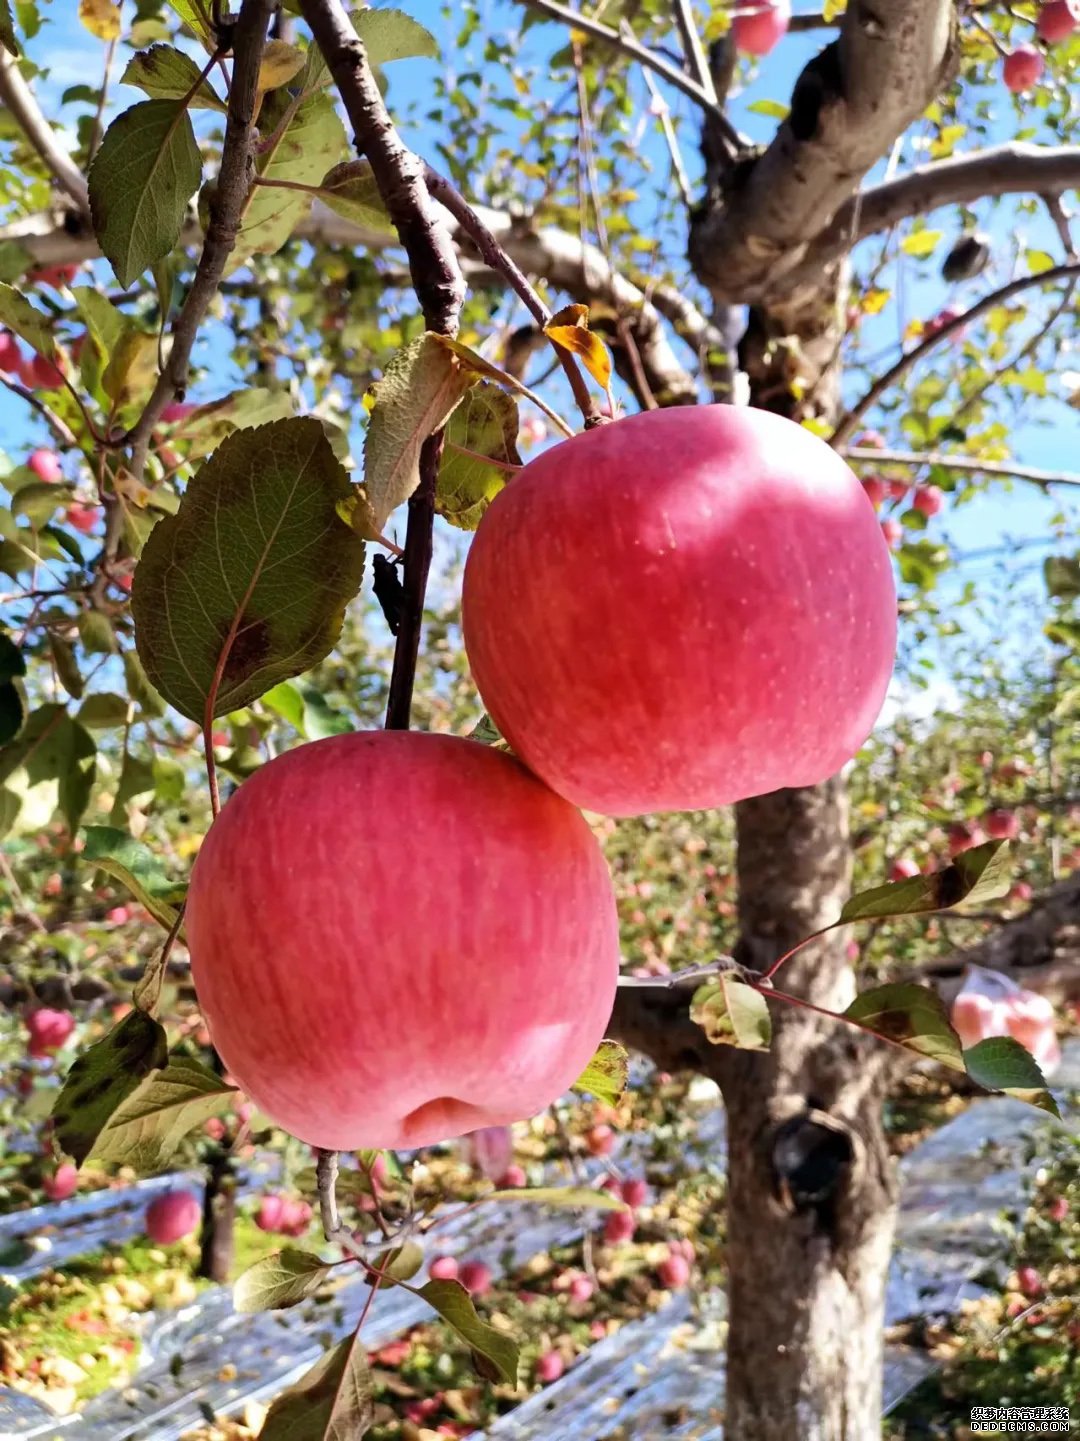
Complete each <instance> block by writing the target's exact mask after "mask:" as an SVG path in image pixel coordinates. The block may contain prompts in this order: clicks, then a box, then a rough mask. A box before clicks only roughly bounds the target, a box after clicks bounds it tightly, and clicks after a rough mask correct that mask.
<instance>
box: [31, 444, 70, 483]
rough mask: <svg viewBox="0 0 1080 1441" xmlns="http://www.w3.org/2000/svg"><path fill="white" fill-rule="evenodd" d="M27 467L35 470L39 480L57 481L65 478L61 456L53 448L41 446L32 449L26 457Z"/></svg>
mask: <svg viewBox="0 0 1080 1441" xmlns="http://www.w3.org/2000/svg"><path fill="white" fill-rule="evenodd" d="M26 467H27V469H28V470H32V471H33V472H34V474H35V475H36V476H37V478H38V480H48V481H57V480H63V478H64V472H63V469H62V468H61V465H60V457H59V456H58V455H57V454H56V452H55V451H53V450H45V449H43V448H41V447H39V448H38V449H37V450H32V451H31V452H30V454H29V455H28V456H27V458H26Z"/></svg>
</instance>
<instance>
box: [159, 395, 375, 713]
mask: <svg viewBox="0 0 1080 1441" xmlns="http://www.w3.org/2000/svg"><path fill="white" fill-rule="evenodd" d="M349 490H350V486H349V480H348V476H347V475H346V473H345V471H344V469H343V468H342V466H341V465H340V464H339V463H338V461H337V460H336V459H335V457H334V453H333V451H332V450H331V449H330V444H329V442H328V441H327V439H326V436H325V433H324V432H323V428H322V426H321V425H320V424H319V422H318V421H317V420H315V419H313V418H310V417H309V418H305V419H300V418H297V419H293V420H279V421H275V422H274V423H273V424H271V425H264V426H259V427H257V428H255V429H253V430H243V431H238V432H237V433H236V434H235V435H232V436H230V437H229V439H228V440H226V441H225V442H224V443H223V444H222V445H221V446H220V447H219V448H218V450H217V451H216V452H215V453H214V455H213V457H212V458H211V459H210V460H208V461H207V462H206V464H205V465H203V466H202V468H201V469H200V470H199V471H198V472H197V474H196V475H195V477H194V478H193V479H192V481H191V482H190V484H189V485H188V487H187V490H186V492H185V494H184V498H183V500H182V501H181V504H180V509H179V511H178V512H177V514H176V515H175V516H168V517H166V518H165V519H164V520H162V521H160V522H159V523H158V525H157V526H156V527H155V529H154V530H153V531H152V532H151V535H150V538H149V540H148V541H147V542H146V546H145V548H144V550H143V554H142V559H141V560H140V562H139V566H138V569H137V571H136V573H135V583H134V586H133V588H132V596H131V608H132V614H133V616H134V618H135V637H136V644H137V647H138V651H139V658H140V659H141V661H142V663H143V665H144V667H145V668H146V673H147V675H148V676H149V677H150V680H151V681H152V682H153V684H154V685H155V686H156V687H157V689H158V690H159V691H160V692H161V694H162V696H164V698H165V699H166V700H167V701H168V702H169V704H170V705H173V706H175V707H176V709H177V710H178V711H180V713H181V714H182V715H185V716H188V717H189V718H190V719H192V720H198V721H200V722H201V721H202V720H203V717H204V712H205V711H206V709H207V705H208V703H211V705H212V713H213V715H215V716H219V715H225V714H226V713H227V712H229V711H231V710H236V709H237V708H238V707H239V706H242V705H247V704H248V702H249V701H252V700H255V699H256V698H257V697H259V696H261V695H262V694H263V693H264V692H265V691H267V690H269V689H270V687H271V686H273V685H276V684H277V683H278V682H279V681H281V680H285V679H287V678H289V677H290V676H294V675H297V674H299V673H300V672H302V671H305V670H307V669H309V668H310V667H311V666H312V665H314V664H315V663H316V661H320V660H322V659H323V657H324V656H325V655H326V654H327V653H328V651H329V650H330V649H331V647H332V646H333V644H334V642H335V641H336V640H337V637H338V635H339V633H340V631H341V624H342V619H343V617H344V613H345V606H346V604H347V603H348V602H349V601H350V600H351V599H352V598H353V596H354V595H355V594H356V592H357V591H358V590H359V588H360V579H361V575H362V573H363V565H364V545H363V542H362V541H361V540H360V539H359V538H358V537H357V536H356V535H354V534H353V532H352V531H351V530H350V529H349V528H348V527H347V526H346V525H344V524H343V523H342V521H341V520H340V518H339V517H338V514H337V510H336V506H337V503H338V501H339V500H343V499H345V498H346V497H347V496H348V494H349Z"/></svg>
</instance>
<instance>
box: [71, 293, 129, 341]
mask: <svg viewBox="0 0 1080 1441" xmlns="http://www.w3.org/2000/svg"><path fill="white" fill-rule="evenodd" d="M71 293H72V295H74V297H75V301H76V304H77V305H78V307H79V313H80V315H81V316H82V318H83V319H84V320H85V321H86V328H87V330H88V331H89V332H90V335H91V337H92V338H93V339H94V340H96V341H97V342H98V344H99V345H100V346H101V349H102V352H103V354H104V356H105V358H106V360H108V359H109V357H110V356H111V355H112V353H113V351H114V350H115V349H116V347H117V346H118V345H119V344H120V341H121V340H122V339H123V337H124V336H125V335H126V334H127V333H128V331H129V330H131V329H132V325H131V321H130V320H128V318H127V316H126V315H124V313H123V312H122V311H121V310H119V309H118V308H117V307H116V306H115V305H114V304H113V303H112V301H111V300H110V299H109V298H108V296H107V295H103V294H102V293H101V291H100V290H94V289H92V288H91V287H90V286H88V285H77V286H76V287H75V289H74V290H73V291H72V292H71Z"/></svg>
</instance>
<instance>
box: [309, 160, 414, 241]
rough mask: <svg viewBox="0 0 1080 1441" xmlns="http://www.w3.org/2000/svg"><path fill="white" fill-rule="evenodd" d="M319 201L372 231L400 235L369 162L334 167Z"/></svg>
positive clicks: (345, 162)
mask: <svg viewBox="0 0 1080 1441" xmlns="http://www.w3.org/2000/svg"><path fill="white" fill-rule="evenodd" d="M319 198H320V199H321V200H322V201H323V202H324V204H326V205H328V206H329V207H330V209H331V210H333V211H335V212H336V213H337V214H338V215H343V216H344V217H345V219H346V220H352V221H354V222H355V223H356V224H357V225H362V226H364V227H365V228H366V229H368V230H376V231H381V232H382V233H383V234H386V235H394V234H396V231H395V229H394V223H393V221H392V220H391V219H390V217H389V215H388V214H387V213H386V207H385V206H384V205H383V203H382V198H381V196H380V195H379V187H378V186H377V185H376V184H375V177H374V176H373V175H372V173H371V166H370V164H369V163H368V162H367V161H366V160H343V161H342V162H341V164H340V165H334V166H332V167H331V169H329V170H328V171H327V172H326V174H325V175H324V176H323V178H322V180H321V181H320V182H319Z"/></svg>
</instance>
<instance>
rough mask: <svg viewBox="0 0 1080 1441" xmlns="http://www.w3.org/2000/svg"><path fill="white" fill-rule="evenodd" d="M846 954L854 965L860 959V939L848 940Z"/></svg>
mask: <svg viewBox="0 0 1080 1441" xmlns="http://www.w3.org/2000/svg"><path fill="white" fill-rule="evenodd" d="M844 955H845V957H846V958H847V960H849V961H850V962H851V963H852V965H854V963H855V962H856V961H857V960H858V959H859V943H858V941H848V943H847V945H846V946H845V947H844Z"/></svg>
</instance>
